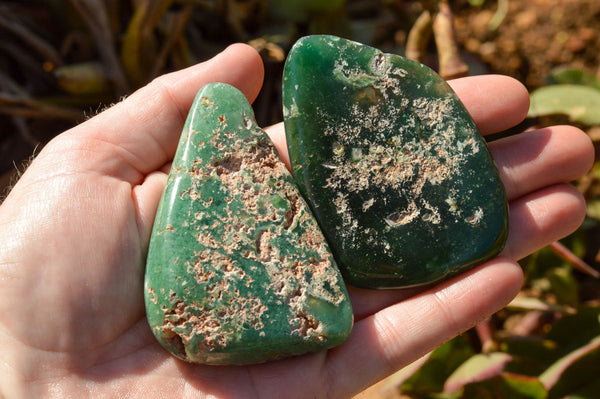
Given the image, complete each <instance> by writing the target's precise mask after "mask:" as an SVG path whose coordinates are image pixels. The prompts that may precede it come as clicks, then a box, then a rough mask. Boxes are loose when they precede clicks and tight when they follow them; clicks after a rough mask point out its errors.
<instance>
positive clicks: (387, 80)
mask: <svg viewBox="0 0 600 399" xmlns="http://www.w3.org/2000/svg"><path fill="white" fill-rule="evenodd" d="M283 103H284V108H283V112H284V118H285V128H286V134H287V141H288V148H289V153H290V159H291V162H292V172H293V175H294V177H295V178H296V181H297V182H298V185H299V187H300V190H301V192H302V194H303V195H304V198H305V199H306V200H307V201H308V202H309V204H310V205H311V208H312V210H313V213H314V214H315V216H316V218H317V220H318V221H319V224H320V226H321V229H322V231H323V232H324V234H325V236H326V238H327V240H328V242H329V244H330V246H331V248H332V250H333V252H334V255H335V258H336V260H337V262H338V265H339V266H340V269H341V270H342V273H343V275H344V277H345V279H346V281H347V282H349V283H350V284H353V285H356V286H361V287H368V288H387V287H407V286H415V285H421V284H427V283H432V282H435V281H439V280H441V279H443V278H447V277H448V276H451V275H454V274H457V273H459V272H461V271H464V270H466V269H468V268H470V267H473V266H474V265H477V264H480V263H482V262H483V261H485V260H487V259H489V258H491V257H493V256H494V255H496V254H497V253H498V252H499V251H500V250H501V249H502V248H503V245H504V242H505V240H506V235H507V205H506V196H505V192H504V187H503V185H502V183H501V181H500V179H499V177H498V173H497V170H496V167H495V164H494V162H493V160H492V158H491V156H490V154H489V152H488V150H487V146H486V144H485V142H484V140H483V138H482V137H481V135H480V133H479V132H478V130H477V127H476V126H475V124H474V122H473V120H472V119H471V117H470V116H469V114H468V113H467V111H466V109H465V108H464V106H463V104H462V103H461V102H460V100H459V99H458V97H457V96H456V94H455V93H454V92H453V91H452V89H451V88H450V86H449V85H448V84H447V83H446V82H445V81H444V80H443V79H442V78H440V77H439V76H438V75H437V74H436V73H435V72H433V71H432V70H431V69H429V68H427V67H426V66H424V65H421V64H419V63H416V62H413V61H410V60H408V59H405V58H403V57H400V56H397V55H392V54H384V53H382V52H381V51H379V50H377V49H375V48H372V47H369V46H365V45H362V44H359V43H356V42H352V41H348V40H345V39H341V38H337V37H333V36H308V37H305V38H302V39H300V40H299V41H298V42H297V43H296V44H295V46H294V47H293V48H292V50H291V52H290V54H289V55H288V59H287V62H286V65H285V70H284V78H283Z"/></svg>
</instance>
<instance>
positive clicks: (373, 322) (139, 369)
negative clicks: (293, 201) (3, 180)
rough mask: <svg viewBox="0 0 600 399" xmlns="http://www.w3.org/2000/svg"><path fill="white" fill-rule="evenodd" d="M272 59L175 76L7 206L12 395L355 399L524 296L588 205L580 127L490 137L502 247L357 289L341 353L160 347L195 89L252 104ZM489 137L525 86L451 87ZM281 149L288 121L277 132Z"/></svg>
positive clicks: (5, 384) (5, 334)
mask: <svg viewBox="0 0 600 399" xmlns="http://www.w3.org/2000/svg"><path fill="white" fill-rule="evenodd" d="M262 79H263V69H262V63H261V60H260V57H259V56H258V55H257V54H256V53H255V52H254V50H252V49H251V48H249V47H247V46H245V45H234V46H231V47H229V48H228V49H227V50H225V51H224V52H223V53H221V54H220V55H219V56H217V57H215V58H214V59H212V60H210V61H208V62H206V63H204V64H199V65H197V66H194V67H191V68H188V69H187V70H183V71H179V72H175V73H172V74H169V75H165V76H163V77H161V78H159V79H157V80H155V81H154V82H152V83H151V84H150V85H148V86H146V87H145V88H142V89H140V90H139V91H138V92H136V93H134V94H132V95H131V96H130V97H129V98H127V99H126V100H124V101H123V102H121V103H119V104H117V105H115V106H113V107H112V108H110V109H108V110H107V111H105V112H103V113H101V114H100V115H98V116H96V117H94V118H92V119H90V120H88V121H86V122H85V123H82V124H81V125H79V126H77V127H75V128H73V129H71V130H70V131H68V132H65V133H64V134H62V135H60V136H58V137H57V138H56V139H54V140H53V141H52V142H51V143H49V144H48V145H47V146H46V147H45V148H44V150H43V151H42V152H41V153H40V154H39V155H38V157H37V158H36V159H35V161H34V162H33V163H32V164H31V166H30V167H29V168H28V170H27V171H26V173H25V174H24V175H23V176H22V178H21V180H20V181H19V182H18V184H17V185H16V186H15V187H14V189H13V190H12V192H11V193H10V195H9V196H8V197H7V198H6V200H5V202H4V203H3V204H2V206H0V242H1V243H2V244H1V245H0V297H1V298H2V301H0V395H2V396H3V397H46V396H49V397H52V396H56V397H77V398H82V397H94V398H98V397H103V396H108V397H118V396H128V397H131V396H140V397H178V398H181V397H187V396H190V397H192V396H193V397H198V396H202V395H201V393H204V394H206V395H207V396H210V395H214V396H216V397H243V398H253V397H261V398H271V397H274V398H278V397H286V398H293V397H299V398H305V397H335V398H338V397H340V398H343V397H349V396H351V395H352V394H355V393H357V392H359V391H360V390H362V389H364V388H365V387H367V386H369V385H371V384H373V383H375V382H376V381H378V380H379V379H381V378H383V377H385V376H386V375H389V374H390V373H392V372H394V371H395V370H397V369H399V368H400V367H402V366H404V365H406V364H408V363H409V362H411V361H413V360H415V359H416V358H418V357H420V356H421V355H423V354H424V353H426V352H427V351H429V350H431V349H433V348H434V347H436V346H437V345H439V344H441V343H442V342H444V341H446V340H448V339H450V338H451V337H453V336H454V335H456V334H458V333H460V332H461V331H464V330H466V329H468V328H469V327H471V326H473V325H474V324H476V323H477V322H478V321H481V320H482V319H484V318H485V317H487V316H489V315H490V314H491V313H493V312H495V311H496V310H498V309H499V308H501V307H502V306H504V305H505V304H506V303H507V302H508V301H510V300H511V299H512V297H513V296H514V295H515V294H516V293H517V292H518V290H519V288H520V284H521V279H522V274H521V270H520V268H519V266H518V265H517V264H516V263H515V260H516V259H519V258H521V257H523V256H525V255H526V254H528V253H530V252H532V251H534V250H536V249H538V248H540V247H542V246H544V245H546V244H547V243H549V242H551V241H553V240H556V239H558V238H560V237H563V236H565V235H566V234H568V233H570V232H572V231H573V230H574V229H575V228H577V226H578V225H579V223H580V222H581V220H582V218H583V215H584V203H583V200H582V198H581V196H580V195H579V194H578V192H577V191H576V190H574V189H573V188H571V187H570V186H568V185H566V184H565V182H568V181H570V180H572V179H575V178H577V177H579V176H581V175H582V174H583V173H585V172H586V170H587V169H588V168H589V167H590V165H591V162H592V158H593V155H592V147H591V144H590V141H589V140H588V138H587V136H585V134H584V133H583V132H581V131H580V130H577V129H575V128H572V127H568V126H561V127H554V128H548V129H543V130H536V131H529V132H526V133H523V134H521V135H518V136H513V137H510V138H507V139H502V140H498V141H495V142H493V143H491V144H490V149H491V151H492V154H493V156H494V158H495V160H496V163H497V164H498V167H499V170H500V175H501V177H502V180H503V182H504V184H505V187H506V190H507V194H508V197H509V199H510V226H511V227H510V233H509V239H508V243H507V247H506V250H505V251H504V252H503V253H502V255H501V256H499V257H497V258H496V259H493V260H492V261H490V262H487V263H486V264H484V265H482V266H480V267H477V268H475V269H474V270H472V271H470V272H468V273H465V274H463V275H460V276H457V277H455V278H453V279H452V280H449V281H447V282H445V283H442V284H440V285H437V286H435V287H431V288H428V289H426V290H412V291H406V290H405V291H384V292H381V291H368V290H359V289H353V288H351V289H350V294H351V299H352V304H353V308H354V312H355V320H356V324H355V327H354V330H353V332H352V335H351V336H350V338H349V340H348V341H347V342H345V343H344V344H342V345H340V346H339V347H337V348H334V349H332V350H329V351H326V352H322V353H317V354H313V355H307V356H300V357H297V358H292V359H287V360H282V361H276V362H271V363H267V364H262V365H256V366H248V367H215V366H202V365H195V364H188V363H185V362H182V361H180V360H178V359H176V358H174V357H173V356H171V355H170V354H169V353H168V352H166V351H165V350H164V349H162V347H160V345H159V344H158V343H157V342H156V340H155V339H154V337H153V336H152V333H151V331H150V329H149V327H148V324H147V322H146V319H145V312H144V302H143V289H142V287H143V274H144V265H145V257H146V251H147V248H148V242H149V235H150V231H151V228H152V222H153V219H154V215H155V212H156V208H157V206H158V201H159V199H160V195H161V193H162V190H163V188H164V185H165V181H166V174H167V173H168V168H169V162H170V161H171V160H172V158H173V155H174V153H175V148H176V146H177V141H178V138H179V134H180V132H181V129H182V127H183V123H184V120H185V117H186V114H187V111H188V109H189V107H190V105H191V103H192V100H193V97H194V95H195V94H196V92H197V90H198V89H199V88H200V87H201V86H202V85H203V84H205V83H208V82H212V81H221V82H225V83H229V84H231V85H234V86H236V87H238V88H239V89H240V90H242V92H244V93H245V94H246V96H247V97H248V99H249V100H253V99H254V98H255V97H256V95H257V94H258V92H259V90H260V87H261V85H262ZM452 86H453V87H454V89H455V90H456V92H457V93H458V95H459V96H460V97H461V99H462V100H463V102H464V103H465V105H466V106H467V108H468V110H469V112H470V113H471V115H472V116H473V118H474V119H475V121H476V122H477V124H478V126H479V127H480V129H481V131H482V132H483V133H484V134H488V133H494V132H498V131H501V130H504V129H506V128H509V127H511V126H513V125H515V124H517V123H518V122H520V121H521V120H522V119H523V118H524V116H525V114H526V112H527V107H528V95H527V92H526V91H525V89H524V88H523V87H522V86H521V85H520V84H519V83H518V82H516V81H514V80H512V79H510V78H506V77H501V76H485V77H477V78H466V79H461V80H457V81H454V82H452ZM269 133H270V135H271V137H272V138H273V141H274V142H275V144H276V146H277V147H278V150H279V152H280V155H281V157H282V159H284V160H285V161H286V162H288V160H287V150H286V148H285V136H284V134H283V127H282V125H281V124H280V125H277V126H274V127H272V128H271V129H270V130H269Z"/></svg>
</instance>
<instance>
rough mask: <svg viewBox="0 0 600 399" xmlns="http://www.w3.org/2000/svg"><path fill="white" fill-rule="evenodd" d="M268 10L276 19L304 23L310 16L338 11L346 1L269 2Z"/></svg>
mask: <svg viewBox="0 0 600 399" xmlns="http://www.w3.org/2000/svg"><path fill="white" fill-rule="evenodd" d="M269 4H270V10H271V12H272V13H273V14H274V15H275V16H276V17H278V18H282V19H286V20H289V21H294V22H306V21H308V20H309V19H310V16H311V14H315V13H317V14H318V13H332V12H335V11H338V10H340V9H341V8H342V7H343V6H344V5H345V4H346V0H330V1H323V0H306V1H305V0H270V2H269Z"/></svg>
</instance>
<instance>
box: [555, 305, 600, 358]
mask: <svg viewBox="0 0 600 399" xmlns="http://www.w3.org/2000/svg"><path fill="white" fill-rule="evenodd" d="M599 335H600V306H590V307H586V306H582V307H580V308H579V309H578V311H577V313H576V314H574V315H566V316H564V317H562V318H561V319H560V320H558V321H557V322H556V324H554V326H553V327H552V330H550V332H549V333H548V334H547V335H546V338H547V339H550V340H552V341H554V342H556V343H557V345H558V346H559V347H561V348H562V349H563V350H566V351H570V350H574V349H576V348H579V347H581V346H583V345H586V344H587V343H588V342H590V341H591V340H592V339H594V338H595V337H597V336H599Z"/></svg>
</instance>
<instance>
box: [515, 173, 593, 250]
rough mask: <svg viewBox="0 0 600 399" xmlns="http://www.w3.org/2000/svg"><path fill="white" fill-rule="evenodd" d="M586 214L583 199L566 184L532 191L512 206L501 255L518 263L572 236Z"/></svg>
mask: <svg viewBox="0 0 600 399" xmlns="http://www.w3.org/2000/svg"><path fill="white" fill-rule="evenodd" d="M585 214H586V205H585V200H584V199H583V196H582V195H581V194H580V193H579V192H578V191H577V190H576V189H575V188H573V187H571V186H569V185H567V184H560V185H555V186H551V187H547V188H545V189H542V190H538V191H534V192H533V193H530V194H528V195H526V196H523V197H521V198H519V199H517V200H515V201H513V202H511V203H510V221H509V232H508V240H507V242H506V247H505V250H504V255H506V256H509V257H511V258H512V259H515V260H518V259H521V258H523V257H525V256H527V255H529V254H531V253H533V252H534V251H536V250H538V249H540V248H543V247H545V246H546V245H548V244H549V243H551V242H553V241H556V240H558V239H560V238H563V237H565V236H567V235H569V234H571V233H572V232H574V231H575V230H576V229H577V228H578V227H579V226H580V225H581V223H582V222H583V219H584V217H585Z"/></svg>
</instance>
